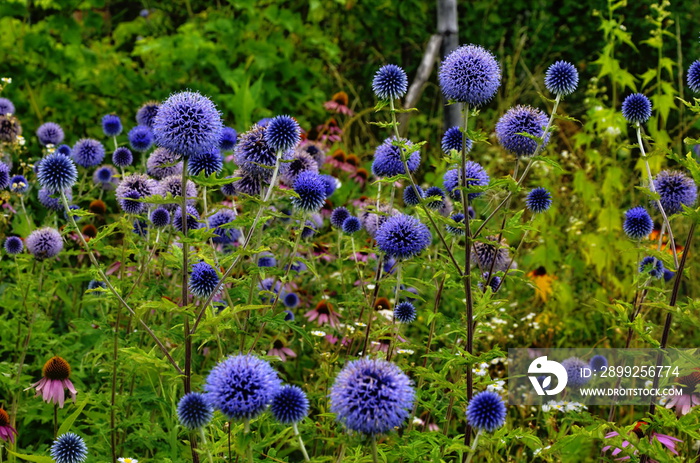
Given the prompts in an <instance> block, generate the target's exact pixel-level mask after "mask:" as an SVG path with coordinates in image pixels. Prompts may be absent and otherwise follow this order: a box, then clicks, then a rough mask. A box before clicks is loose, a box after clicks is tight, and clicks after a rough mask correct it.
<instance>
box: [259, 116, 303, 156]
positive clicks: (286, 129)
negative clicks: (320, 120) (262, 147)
mask: <svg viewBox="0 0 700 463" xmlns="http://www.w3.org/2000/svg"><path fill="white" fill-rule="evenodd" d="M300 141H301V127H299V123H298V122H297V121H295V120H294V119H293V118H292V117H291V116H277V117H273V118H272V120H271V121H270V123H269V124H267V130H265V142H267V145H268V146H269V147H270V149H272V150H273V151H287V150H289V149H291V148H294V147H295V146H296V145H298V144H299V142H300Z"/></svg>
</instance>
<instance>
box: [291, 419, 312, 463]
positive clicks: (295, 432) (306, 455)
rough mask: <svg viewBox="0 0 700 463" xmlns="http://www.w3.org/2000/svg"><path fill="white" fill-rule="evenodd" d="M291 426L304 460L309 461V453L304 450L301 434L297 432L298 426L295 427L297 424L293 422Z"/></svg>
mask: <svg viewBox="0 0 700 463" xmlns="http://www.w3.org/2000/svg"><path fill="white" fill-rule="evenodd" d="M292 428H293V429H294V435H295V436H297V439H299V448H300V449H301V453H302V454H304V461H311V460H310V459H309V454H308V453H307V452H306V447H305V446H304V440H303V439H302V438H301V434H299V428H297V424H296V423H293V424H292Z"/></svg>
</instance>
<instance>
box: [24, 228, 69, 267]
mask: <svg viewBox="0 0 700 463" xmlns="http://www.w3.org/2000/svg"><path fill="white" fill-rule="evenodd" d="M25 244H26V245H27V250H28V251H29V253H30V254H31V255H33V256H34V258H35V259H36V260H44V259H49V258H51V257H54V256H56V255H58V253H59V252H61V250H63V239H62V238H61V234H60V233H58V231H57V230H55V229H53V228H49V227H46V228H40V229H38V230H34V231H33V232H32V233H31V234H30V235H29V236H28V237H27V240H26V241H25Z"/></svg>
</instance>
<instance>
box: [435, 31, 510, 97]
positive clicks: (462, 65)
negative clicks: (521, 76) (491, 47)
mask: <svg viewBox="0 0 700 463" xmlns="http://www.w3.org/2000/svg"><path fill="white" fill-rule="evenodd" d="M438 78H439V80H440V87H441V88H442V94H443V95H445V98H447V99H448V100H454V101H458V102H460V103H467V104H469V105H470V106H473V107H479V106H482V105H484V104H486V103H488V102H489V101H490V100H491V98H493V96H494V95H495V94H496V91H498V87H499V86H500V85H501V67H500V66H499V64H498V61H496V58H495V57H494V56H493V55H492V54H491V52H489V51H488V50H486V49H484V48H483V47H480V46H478V45H465V46H462V47H459V48H457V49H456V50H454V51H453V52H452V53H450V54H449V55H448V56H447V58H445V61H443V62H442V66H441V67H440V72H439V74H438Z"/></svg>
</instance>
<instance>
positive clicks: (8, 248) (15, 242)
mask: <svg viewBox="0 0 700 463" xmlns="http://www.w3.org/2000/svg"><path fill="white" fill-rule="evenodd" d="M23 250H24V243H22V239H21V238H20V237H19V236H8V237H7V238H6V239H5V252H7V253H8V254H10V255H15V254H19V253H20V252H22V251H23Z"/></svg>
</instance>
